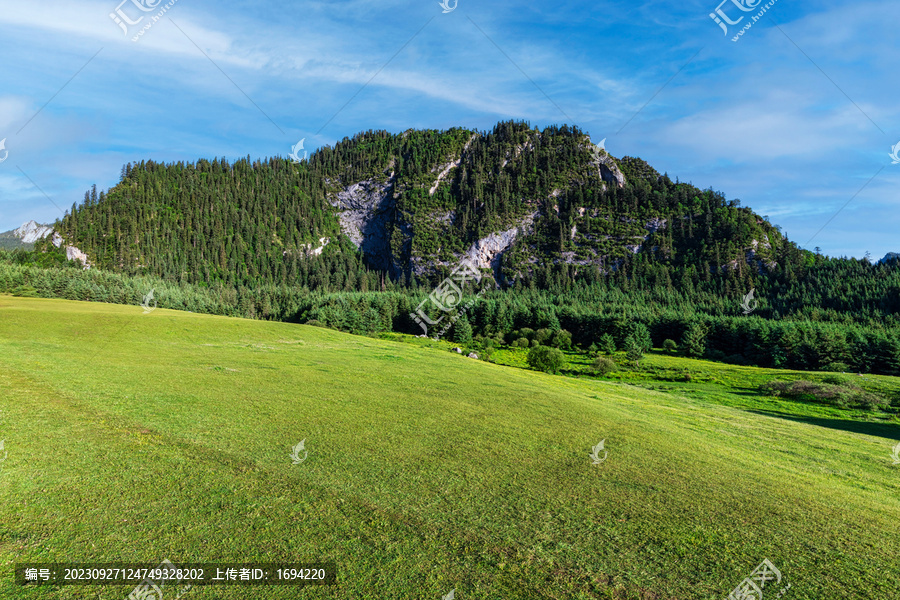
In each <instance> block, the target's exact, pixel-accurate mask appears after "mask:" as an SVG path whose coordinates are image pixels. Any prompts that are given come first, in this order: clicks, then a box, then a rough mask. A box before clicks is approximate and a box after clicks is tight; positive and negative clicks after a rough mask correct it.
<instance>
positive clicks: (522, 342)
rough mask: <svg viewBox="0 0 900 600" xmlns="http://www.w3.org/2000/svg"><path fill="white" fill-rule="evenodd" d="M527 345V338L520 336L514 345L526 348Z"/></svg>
mask: <svg viewBox="0 0 900 600" xmlns="http://www.w3.org/2000/svg"><path fill="white" fill-rule="evenodd" d="M528 345H529V344H528V338H523V337H520V338H519V339H517V340H516V346H518V347H519V348H527V347H528Z"/></svg>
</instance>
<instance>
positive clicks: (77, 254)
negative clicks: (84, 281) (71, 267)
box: [66, 246, 91, 269]
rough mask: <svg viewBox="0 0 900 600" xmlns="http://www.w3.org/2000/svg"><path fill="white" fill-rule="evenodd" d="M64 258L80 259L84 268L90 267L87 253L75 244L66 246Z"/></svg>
mask: <svg viewBox="0 0 900 600" xmlns="http://www.w3.org/2000/svg"><path fill="white" fill-rule="evenodd" d="M66 258H67V259H69V260H80V261H81V264H83V265H84V268H85V269H90V268H91V263H90V261H88V257H87V254H85V253H84V252H82V251H81V250H79V249H78V248H76V247H75V246H66Z"/></svg>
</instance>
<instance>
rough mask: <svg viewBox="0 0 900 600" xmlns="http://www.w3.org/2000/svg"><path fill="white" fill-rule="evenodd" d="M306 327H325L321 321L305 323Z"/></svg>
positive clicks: (313, 320) (314, 320)
mask: <svg viewBox="0 0 900 600" xmlns="http://www.w3.org/2000/svg"><path fill="white" fill-rule="evenodd" d="M306 324H307V325H312V326H313V327H325V323H323V322H322V321H317V320H316V319H311V320H309V321H307V322H306Z"/></svg>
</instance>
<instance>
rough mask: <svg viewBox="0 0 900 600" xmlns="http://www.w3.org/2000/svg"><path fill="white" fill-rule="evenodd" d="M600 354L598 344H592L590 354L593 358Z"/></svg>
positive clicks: (589, 349)
mask: <svg viewBox="0 0 900 600" xmlns="http://www.w3.org/2000/svg"><path fill="white" fill-rule="evenodd" d="M599 352H600V349H599V348H597V344H594V343H591V345H590V347H589V348H588V354H589V355H591V356H597V354H598V353H599Z"/></svg>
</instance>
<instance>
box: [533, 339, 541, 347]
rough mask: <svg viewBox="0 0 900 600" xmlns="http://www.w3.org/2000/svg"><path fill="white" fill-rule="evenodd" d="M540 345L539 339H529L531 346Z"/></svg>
mask: <svg viewBox="0 0 900 600" xmlns="http://www.w3.org/2000/svg"><path fill="white" fill-rule="evenodd" d="M540 345H541V343H540V342H539V341H537V340H531V347H532V348H537V347H538V346H540Z"/></svg>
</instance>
